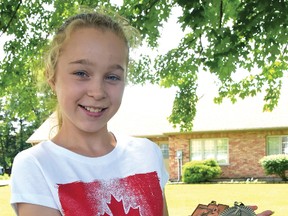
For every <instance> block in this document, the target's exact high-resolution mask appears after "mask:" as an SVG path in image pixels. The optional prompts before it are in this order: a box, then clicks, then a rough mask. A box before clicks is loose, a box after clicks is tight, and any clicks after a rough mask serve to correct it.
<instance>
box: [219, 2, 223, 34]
mask: <svg viewBox="0 0 288 216" xmlns="http://www.w3.org/2000/svg"><path fill="white" fill-rule="evenodd" d="M222 18H223V0H221V1H220V13H219V29H220V28H221V27H222Z"/></svg>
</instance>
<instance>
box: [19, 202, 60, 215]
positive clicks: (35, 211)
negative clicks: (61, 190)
mask: <svg viewBox="0 0 288 216" xmlns="http://www.w3.org/2000/svg"><path fill="white" fill-rule="evenodd" d="M17 206H18V213H19V214H18V215H19V216H39V215H41V216H61V213H60V212H59V211H58V210H56V209H53V208H49V207H45V206H40V205H34V204H28V203H18V204H17Z"/></svg>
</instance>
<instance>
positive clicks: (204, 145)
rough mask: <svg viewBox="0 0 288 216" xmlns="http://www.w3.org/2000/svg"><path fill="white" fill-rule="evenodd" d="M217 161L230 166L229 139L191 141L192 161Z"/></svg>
mask: <svg viewBox="0 0 288 216" xmlns="http://www.w3.org/2000/svg"><path fill="white" fill-rule="evenodd" d="M206 159H215V160H216V161H217V162H218V163H219V164H220V165H223V164H228V139H195V140H191V141H190V160H206Z"/></svg>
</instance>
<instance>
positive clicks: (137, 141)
mask: <svg viewBox="0 0 288 216" xmlns="http://www.w3.org/2000/svg"><path fill="white" fill-rule="evenodd" d="M118 137H119V143H120V145H126V146H135V147H136V146H138V147H144V148H158V145H157V144H156V143H154V142H152V141H151V140H149V139H147V138H141V137H132V136H117V139H118Z"/></svg>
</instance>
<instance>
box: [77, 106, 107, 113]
mask: <svg viewBox="0 0 288 216" xmlns="http://www.w3.org/2000/svg"><path fill="white" fill-rule="evenodd" d="M79 106H80V107H82V108H83V109H85V110H87V111H88V112H91V113H100V112H102V111H104V110H105V109H106V108H96V107H89V106H83V105H79Z"/></svg>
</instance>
